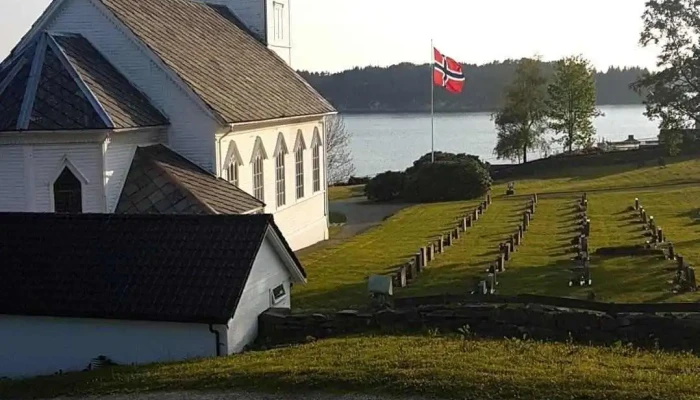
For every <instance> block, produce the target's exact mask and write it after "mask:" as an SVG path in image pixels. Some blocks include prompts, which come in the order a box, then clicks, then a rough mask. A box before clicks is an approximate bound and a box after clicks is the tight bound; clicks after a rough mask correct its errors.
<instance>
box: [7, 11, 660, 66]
mask: <svg viewBox="0 0 700 400" xmlns="http://www.w3.org/2000/svg"><path fill="white" fill-rule="evenodd" d="M290 1H291V13H292V21H291V27H292V66H293V67H294V68H295V69H303V70H310V71H328V72H337V71H342V70H345V69H349V68H353V67H356V66H360V67H362V66H368V65H374V66H387V65H392V64H397V63H400V62H414V63H426V62H429V61H430V59H431V56H432V53H431V47H430V43H431V39H432V40H433V41H434V44H435V46H436V47H437V48H438V49H439V50H440V51H442V52H443V53H444V54H447V55H448V56H450V57H452V58H455V59H457V60H459V61H461V62H464V63H471V64H485V63H489V62H492V61H494V60H504V59H509V58H510V59H518V58H521V57H528V56H533V55H536V54H537V55H540V56H542V58H543V59H545V60H555V59H558V58H561V57H564V56H567V55H574V54H581V55H583V56H584V57H586V58H588V59H589V60H590V61H591V62H592V63H593V65H594V66H595V67H596V68H598V69H601V70H605V69H607V68H608V67H609V66H642V67H647V68H653V67H654V63H655V56H656V49H643V48H641V47H640V46H639V45H638V40H639V33H640V31H641V29H642V21H641V15H642V12H643V11H644V3H645V0H410V1H409V0H290ZM50 2H51V1H50V0H0V59H4V58H5V57H6V56H7V54H9V52H10V50H11V49H12V47H14V45H15V44H16V43H17V42H18V41H19V39H20V38H21V37H22V35H23V34H24V33H25V32H26V31H27V30H28V29H29V28H30V26H31V24H32V23H33V22H34V21H35V20H36V19H37V18H38V16H39V15H40V14H41V13H42V11H43V10H44V9H45V8H46V7H47V5H48V4H49V3H50Z"/></svg>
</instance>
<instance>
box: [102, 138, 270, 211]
mask: <svg viewBox="0 0 700 400" xmlns="http://www.w3.org/2000/svg"><path fill="white" fill-rule="evenodd" d="M264 206H265V204H264V203H263V202H261V201H260V200H258V199H256V198H255V197H253V196H251V195H249V194H248V193H246V192H245V191H243V190H241V189H239V188H238V187H236V186H235V185H233V184H232V183H230V182H228V181H226V180H223V179H221V178H218V177H216V176H214V175H212V174H211V173H209V172H208V171H206V170H204V169H202V168H200V167H199V166H197V165H196V164H195V163H193V162H191V161H189V160H187V159H186V158H184V157H182V156H181V155H179V154H177V153H176V152H174V151H172V150H170V149H169V148H168V147H166V146H164V145H161V144H158V145H153V146H147V147H139V148H137V149H136V153H135V154H134V159H133V161H132V164H131V167H130V169H129V173H128V175H127V177H126V181H125V183H124V188H123V189H122V193H121V197H120V198H119V202H118V204H117V208H116V210H115V212H116V213H119V214H245V213H251V212H256V211H261V210H262V209H263V207H264Z"/></svg>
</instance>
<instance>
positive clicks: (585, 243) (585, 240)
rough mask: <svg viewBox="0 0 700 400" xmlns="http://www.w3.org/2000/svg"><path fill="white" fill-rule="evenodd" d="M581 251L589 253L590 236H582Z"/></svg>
mask: <svg viewBox="0 0 700 400" xmlns="http://www.w3.org/2000/svg"><path fill="white" fill-rule="evenodd" d="M580 248H581V251H582V252H585V253H588V237H586V236H581V247H580Z"/></svg>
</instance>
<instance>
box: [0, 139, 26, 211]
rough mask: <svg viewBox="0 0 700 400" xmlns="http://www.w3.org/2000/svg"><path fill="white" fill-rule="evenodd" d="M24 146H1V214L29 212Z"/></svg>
mask: <svg viewBox="0 0 700 400" xmlns="http://www.w3.org/2000/svg"><path fill="white" fill-rule="evenodd" d="M25 170H26V168H25V156H24V146H0V212H2V211H4V212H8V211H28V210H27V195H26V187H25Z"/></svg>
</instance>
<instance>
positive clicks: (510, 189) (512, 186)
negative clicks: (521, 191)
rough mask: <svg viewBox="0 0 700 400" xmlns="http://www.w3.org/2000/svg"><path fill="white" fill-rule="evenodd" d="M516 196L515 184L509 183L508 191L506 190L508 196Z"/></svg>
mask: <svg viewBox="0 0 700 400" xmlns="http://www.w3.org/2000/svg"><path fill="white" fill-rule="evenodd" d="M514 194H515V182H510V183H508V190H506V196H512V195H514Z"/></svg>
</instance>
